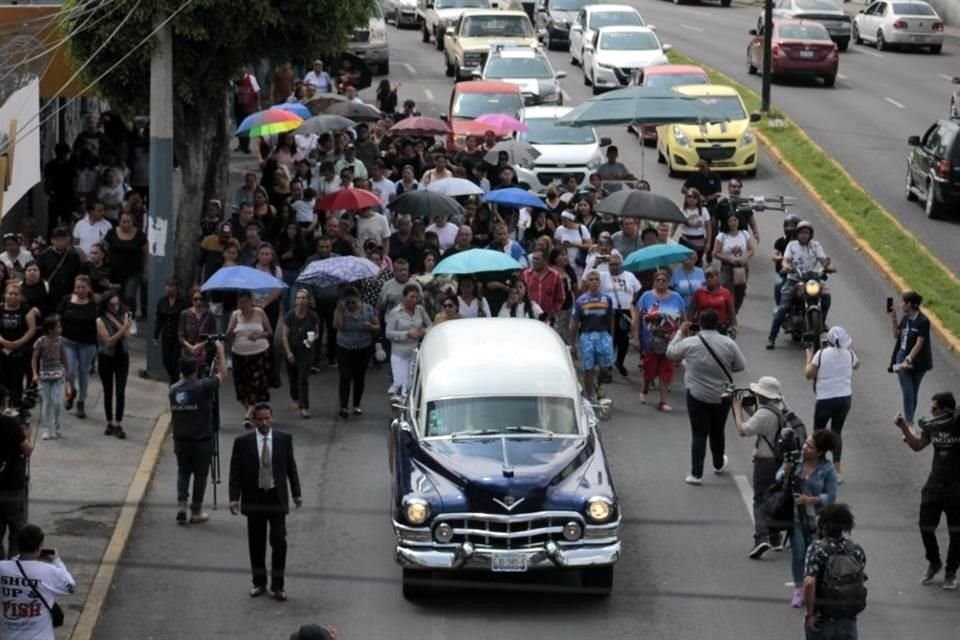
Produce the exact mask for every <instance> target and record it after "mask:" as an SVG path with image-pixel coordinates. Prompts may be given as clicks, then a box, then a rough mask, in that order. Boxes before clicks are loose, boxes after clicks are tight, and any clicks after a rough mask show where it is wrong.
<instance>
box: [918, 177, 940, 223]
mask: <svg viewBox="0 0 960 640" xmlns="http://www.w3.org/2000/svg"><path fill="white" fill-rule="evenodd" d="M923 204H924V206H923V209H924V211H926V213H927V217H928V218H930V219H931V220H938V219H939V218H941V217H942V216H943V204H941V203H939V202H937V199H936V195H935V193H934V188H933V183H932V182H927V199H926V201H924V203H923Z"/></svg>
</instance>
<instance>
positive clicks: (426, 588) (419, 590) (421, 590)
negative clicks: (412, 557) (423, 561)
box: [403, 569, 431, 600]
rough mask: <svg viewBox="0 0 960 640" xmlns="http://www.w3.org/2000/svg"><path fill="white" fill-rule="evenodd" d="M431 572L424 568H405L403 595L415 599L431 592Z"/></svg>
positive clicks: (408, 598)
mask: <svg viewBox="0 0 960 640" xmlns="http://www.w3.org/2000/svg"><path fill="white" fill-rule="evenodd" d="M430 577H431V576H430V572H429V571H424V570H423V569H404V570H403V597H404V598H406V599H407V600H415V599H417V598H421V597H423V596H425V595H427V594H429V593H430V588H431V584H430Z"/></svg>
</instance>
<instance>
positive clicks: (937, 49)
mask: <svg viewBox="0 0 960 640" xmlns="http://www.w3.org/2000/svg"><path fill="white" fill-rule="evenodd" d="M942 50H943V45H942V44H932V45H930V53H932V54H934V55H937V54H938V53H940V52H941V51H942Z"/></svg>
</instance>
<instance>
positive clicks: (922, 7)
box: [853, 0, 943, 53]
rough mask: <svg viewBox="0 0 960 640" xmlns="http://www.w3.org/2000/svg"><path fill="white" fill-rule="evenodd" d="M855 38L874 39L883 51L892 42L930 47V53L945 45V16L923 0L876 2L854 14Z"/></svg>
mask: <svg viewBox="0 0 960 640" xmlns="http://www.w3.org/2000/svg"><path fill="white" fill-rule="evenodd" d="M853 41H854V42H856V43H857V44H862V43H863V42H864V41H866V42H872V43H874V44H875V45H876V46H877V49H880V50H881V51H882V50H884V49H888V48H890V47H891V46H902V47H910V48H914V49H918V48H922V47H927V48H929V49H930V53H940V50H941V49H942V48H943V20H942V19H941V18H940V16H939V14H937V12H936V11H935V10H934V9H933V7H931V6H930V5H929V4H927V3H926V2H923V0H904V1H903V2H887V1H886V0H881V1H880V2H874V3H873V4H871V5H870V6H868V7H867V8H866V9H863V10H862V11H860V13H858V14H857V15H856V16H854V18H853Z"/></svg>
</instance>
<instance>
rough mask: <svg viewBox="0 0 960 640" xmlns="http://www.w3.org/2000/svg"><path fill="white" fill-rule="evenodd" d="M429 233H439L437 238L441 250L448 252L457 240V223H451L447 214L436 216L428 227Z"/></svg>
mask: <svg viewBox="0 0 960 640" xmlns="http://www.w3.org/2000/svg"><path fill="white" fill-rule="evenodd" d="M426 231H427V233H435V234H437V240H438V241H439V242H440V252H441V253H444V252H446V251H447V250H448V249H449V248H450V247H452V246H453V243H454V242H456V240H457V231H458V228H457V225H455V224H451V223H450V222H449V221H448V220H447V216H436V217H434V219H433V222H432V223H431V224H430V226H428V227H427V229H426Z"/></svg>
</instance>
